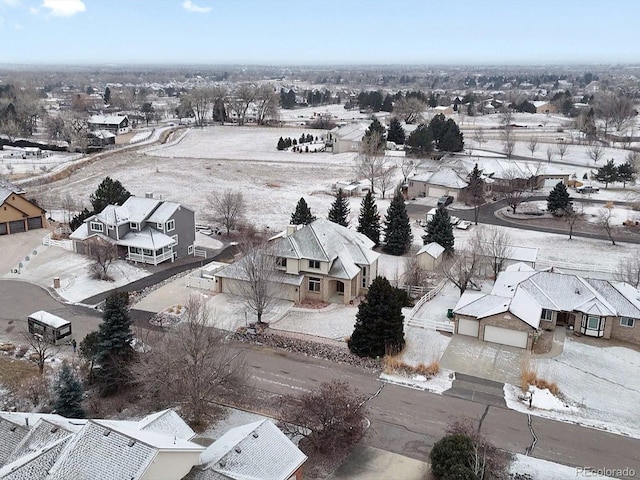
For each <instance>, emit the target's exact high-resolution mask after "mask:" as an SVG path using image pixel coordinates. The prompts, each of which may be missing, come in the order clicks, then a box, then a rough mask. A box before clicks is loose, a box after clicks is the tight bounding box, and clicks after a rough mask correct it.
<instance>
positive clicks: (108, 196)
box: [89, 177, 131, 213]
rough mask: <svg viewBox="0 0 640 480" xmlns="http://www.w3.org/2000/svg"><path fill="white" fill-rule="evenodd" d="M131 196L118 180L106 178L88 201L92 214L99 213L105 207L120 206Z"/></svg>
mask: <svg viewBox="0 0 640 480" xmlns="http://www.w3.org/2000/svg"><path fill="white" fill-rule="evenodd" d="M130 196H131V194H130V193H129V191H128V190H127V189H126V188H124V187H123V186H122V183H120V181H119V180H115V181H114V180H112V179H111V178H110V177H106V178H105V179H104V180H103V181H102V182H101V183H100V185H98V188H97V189H96V191H95V192H94V193H92V194H91V196H90V197H89V200H90V201H91V206H92V207H93V213H100V212H102V210H104V209H105V207H106V206H107V205H122V204H123V203H124V202H125V201H126V200H127V198H129V197H130Z"/></svg>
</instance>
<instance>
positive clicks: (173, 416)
mask: <svg viewBox="0 0 640 480" xmlns="http://www.w3.org/2000/svg"><path fill="white" fill-rule="evenodd" d="M138 428H139V429H140V430H148V431H152V432H156V433H161V434H163V435H167V436H175V437H176V438H179V439H182V440H191V439H192V438H193V437H195V435H196V432H194V431H193V430H192V429H191V427H189V425H187V424H186V422H185V421H184V420H182V418H181V417H180V415H178V414H177V413H176V412H175V411H173V410H171V409H168V410H162V411H160V412H157V413H152V414H151V415H147V416H146V417H144V418H143V419H142V420H140V421H139V422H138Z"/></svg>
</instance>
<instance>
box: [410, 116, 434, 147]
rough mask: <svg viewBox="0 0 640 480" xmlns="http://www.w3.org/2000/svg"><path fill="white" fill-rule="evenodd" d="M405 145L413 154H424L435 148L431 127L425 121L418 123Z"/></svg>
mask: <svg viewBox="0 0 640 480" xmlns="http://www.w3.org/2000/svg"><path fill="white" fill-rule="evenodd" d="M405 146H406V147H408V152H409V153H410V154H412V155H424V154H425V153H429V152H430V151H432V150H433V136H432V135H431V131H430V130H429V127H428V126H427V125H425V124H424V123H421V124H420V125H418V128H416V129H415V130H414V131H413V132H411V133H410V134H409V137H408V138H407V139H406V140H405Z"/></svg>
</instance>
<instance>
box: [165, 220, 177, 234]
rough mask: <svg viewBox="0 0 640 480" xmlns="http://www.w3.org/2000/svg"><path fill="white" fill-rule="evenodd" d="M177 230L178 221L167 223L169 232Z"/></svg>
mask: <svg viewBox="0 0 640 480" xmlns="http://www.w3.org/2000/svg"><path fill="white" fill-rule="evenodd" d="M175 229H176V221H175V220H169V221H168V222H167V232H172V231H173V230H175Z"/></svg>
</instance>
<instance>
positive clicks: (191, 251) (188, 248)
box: [187, 245, 193, 255]
mask: <svg viewBox="0 0 640 480" xmlns="http://www.w3.org/2000/svg"><path fill="white" fill-rule="evenodd" d="M187 255H193V245H189V246H188V247H187Z"/></svg>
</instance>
